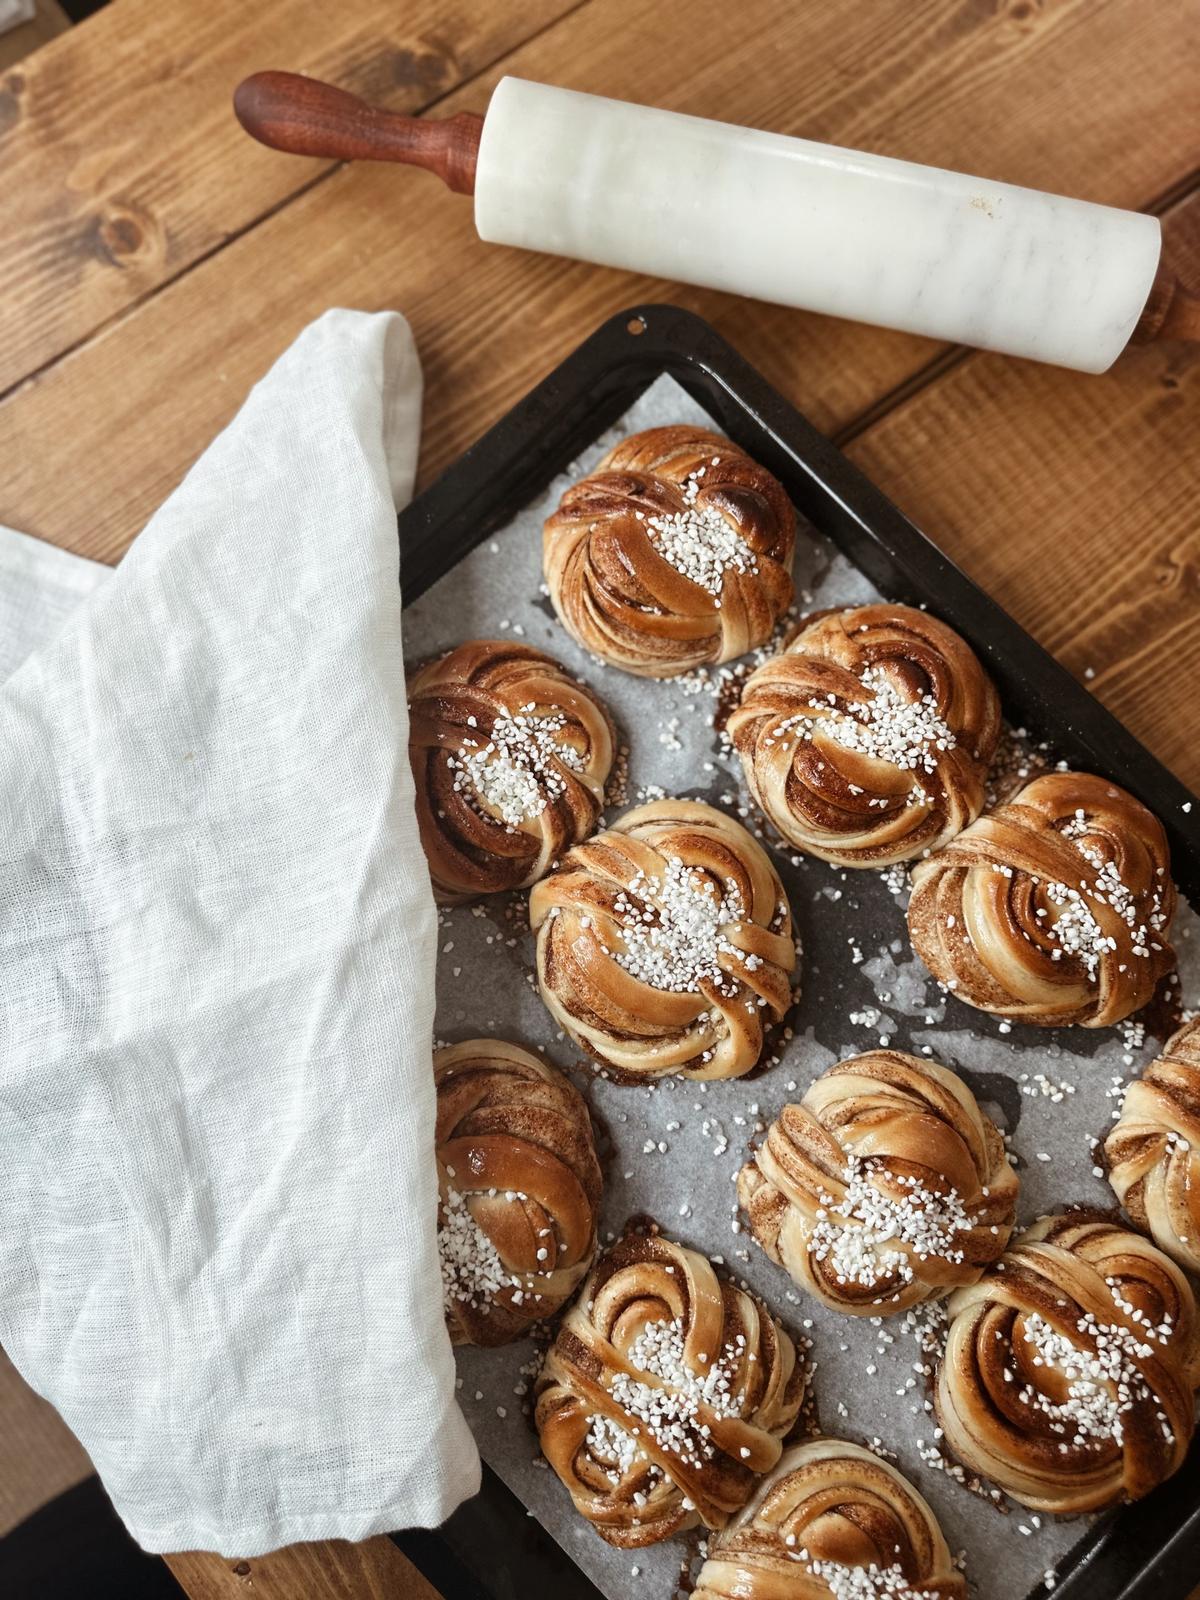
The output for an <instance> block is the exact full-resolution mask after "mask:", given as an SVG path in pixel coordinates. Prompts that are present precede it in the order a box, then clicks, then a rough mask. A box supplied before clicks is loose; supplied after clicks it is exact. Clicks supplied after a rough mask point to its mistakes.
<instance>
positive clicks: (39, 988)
mask: <svg viewBox="0 0 1200 1600" xmlns="http://www.w3.org/2000/svg"><path fill="white" fill-rule="evenodd" d="M420 403H421V374H420V367H419V364H418V360H417V355H416V351H415V348H414V346H413V342H412V336H411V334H410V332H409V329H408V325H407V323H405V322H404V320H403V319H402V318H401V317H399V316H395V315H379V316H367V315H364V314H361V313H355V312H345V311H334V312H330V313H329V314H328V315H326V316H324V317H322V318H321V319H320V321H318V322H316V323H314V324H313V325H312V326H311V327H310V328H308V329H307V330H306V331H305V332H304V333H303V334H302V335H301V337H300V338H299V339H298V340H297V341H296V343H295V344H294V345H293V346H292V348H291V349H290V350H288V351H287V353H286V354H285V355H284V356H283V357H282V358H281V359H280V361H279V362H278V364H277V365H276V366H275V367H274V369H273V370H272V371H271V372H270V373H269V375H268V376H267V377H266V378H265V379H264V380H263V381H262V382H261V383H260V384H259V385H258V387H257V388H256V389H255V390H254V391H253V393H252V394H251V395H250V398H249V399H248V400H247V402H246V404H245V406H244V407H243V409H242V411H241V413H240V414H239V415H238V417H237V418H236V419H235V420H234V422H233V423H232V424H231V426H230V427H229V428H228V429H227V430H226V432H225V433H223V434H222V435H221V437H220V438H218V439H217V440H216V442H215V443H214V444H213V445H212V446H211V447H210V449H209V450H208V451H207V452H206V454H205V455H204V456H203V458H202V459H201V460H200V462H199V463H198V464H197V465H196V466H195V468H193V470H192V471H191V473H190V474H189V475H188V477H187V478H186V480H185V481H184V483H183V484H182V485H181V486H180V488H179V489H178V490H177V491H176V492H175V493H174V494H173V495H172V496H171V498H170V499H169V500H168V501H167V502H166V504H165V505H164V506H163V507H162V509H161V510H160V511H159V512H158V513H157V515H156V516H155V517H154V518H153V519H152V520H151V522H150V523H149V524H148V525H147V527H146V529H145V531H144V532H143V533H142V534H141V536H140V537H139V538H138V539H137V540H136V541H135V543H134V545H133V546H132V548H131V549H130V551H129V554H128V555H127V556H126V557H125V559H124V561H123V562H122V563H121V565H120V566H119V567H118V568H117V569H116V571H115V572H114V573H112V574H111V575H110V574H108V573H107V572H106V570H105V569H101V568H97V567H96V566H95V564H94V563H83V562H76V561H75V560H74V559H73V558H70V557H64V556H63V555H62V553H61V552H58V551H53V550H50V549H49V547H46V546H39V545H35V544H34V543H33V542H32V541H29V540H25V539H23V538H22V537H21V536H19V535H16V534H12V533H8V532H6V533H5V535H4V537H3V539H2V540H0V589H2V591H3V595H4V599H3V601H0V629H2V630H3V633H4V640H3V643H2V644H0V664H4V663H6V664H7V666H8V667H9V668H12V667H15V666H16V658H17V657H18V656H19V655H20V654H21V653H23V652H24V651H26V650H27V649H28V648H29V647H31V646H32V645H33V644H34V643H35V640H34V639H33V638H31V637H30V632H29V630H30V628H31V627H32V628H34V629H36V630H38V631H40V632H41V633H42V635H43V637H46V636H48V635H50V634H53V635H54V637H53V638H52V639H51V640H50V642H48V643H42V644H41V647H40V648H37V649H35V650H34V651H33V653H32V654H30V655H29V656H28V659H26V660H25V661H24V662H23V664H22V665H20V666H19V667H16V670H15V671H13V672H12V675H11V676H10V677H8V680H7V682H6V683H5V684H4V686H3V688H0V997H2V998H0V1345H3V1346H4V1347H5V1349H7V1351H8V1353H9V1354H10V1356H11V1357H12V1359H13V1361H14V1362H15V1363H16V1365H17V1367H18V1368H19V1369H20V1371H21V1372H22V1373H23V1375H24V1376H25V1378H26V1379H27V1380H28V1382H29V1383H31V1384H32V1385H33V1387H34V1388H35V1389H37V1390H39V1391H40V1392H41V1393H42V1394H44V1395H46V1396H47V1397H48V1398H49V1399H50V1400H51V1401H52V1402H53V1403H54V1404H55V1405H56V1406H57V1407H58V1409H59V1410H60V1411H61V1413H62V1415H63V1416H64V1418H65V1419H66V1421H67V1423H68V1424H69V1425H70V1426H71V1428H73V1429H74V1431H75V1433H76V1434H77V1435H78V1437H79V1438H80V1440H81V1441H82V1442H83V1444H84V1445H85V1446H86V1448H87V1450H88V1451H89V1452H90V1454H91V1457H92V1460H93V1461H94V1462H95V1464H96V1467H97V1469H98V1471H99V1473H100V1475H101V1477H102V1479H103V1481H104V1484H105V1487H106V1488H107V1490H108V1492H109V1494H110V1495H111V1496H112V1498H113V1501H114V1503H115V1505H116V1507H117V1509H118V1511H119V1512H120V1514H121V1516H122V1517H123V1518H124V1520H125V1522H126V1524H127V1525H128V1527H129V1529H130V1531H131V1532H132V1533H133V1535H134V1537H135V1538H136V1539H137V1540H138V1541H139V1543H141V1544H142V1545H143V1546H144V1547H145V1548H146V1549H148V1550H153V1551H164V1550H183V1549H190V1548H206V1549H214V1550H218V1551H220V1552H222V1553H224V1554H227V1555H231V1556H251V1555H255V1554H260V1553H262V1552H264V1551H266V1550H269V1549H272V1548H274V1547H276V1546H278V1545H281V1544H286V1543H290V1542H293V1541H295V1540H301V1539H316V1538H334V1537H337V1538H345V1539H360V1538H365V1537H366V1536H367V1535H369V1534H372V1533H376V1532H379V1531H382V1530H386V1529H391V1528H398V1527H406V1526H433V1525H436V1524H437V1523H438V1522H440V1521H442V1520H443V1519H444V1518H445V1517H446V1516H447V1515H448V1514H449V1513H450V1512H451V1511H452V1510H453V1509H454V1507H455V1506H456V1505H458V1504H459V1502H460V1501H462V1500H463V1499H464V1498H466V1497H467V1496H468V1495H470V1494H473V1493H474V1492H475V1490H476V1489H477V1488H478V1483H479V1461H478V1456H477V1454H476V1451H475V1447H474V1444H473V1442H472V1440H471V1437H470V1434H469V1432H468V1430H467V1427H466V1424H465V1422H464V1420H463V1417H462V1415H461V1413H460V1411H459V1409H458V1406H457V1403H456V1401H455V1397H454V1366H453V1360H452V1354H451V1350H450V1345H449V1341H448V1339H447V1336H446V1332H445V1328H444V1325H443V1321H442V1308H441V1283H440V1273H439V1268H438V1259H437V1245H436V1206H437V1190H436V1180H435V1173H434V1163H433V1159H432V1154H433V1120H434V1093H433V1083H432V1073H431V1064H430V1062H431V1057H430V1051H431V1034H432V1025H433V968H434V955H435V948H436V916H435V911H434V904H433V899H432V895H431V893H430V887H429V878H428V874H427V871H426V867H425V862H424V858H423V857H422V854H421V849H420V844H419V842H418V839H417V832H416V823H415V816H414V810H413V794H412V784H411V779H410V776H409V769H408V761H407V712H406V703H405V692H404V670H403V660H402V653H401V611H400V592H399V586H398V583H397V569H398V553H397V542H396V517H395V512H396V506H397V504H402V503H403V502H404V501H405V500H406V499H407V497H408V496H409V494H410V492H411V489H412V481H413V473H414V468H415V463H416V452H417V439H418V429H419V418H420ZM85 596H86V598H85Z"/></svg>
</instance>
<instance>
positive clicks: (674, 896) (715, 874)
mask: <svg viewBox="0 0 1200 1600" xmlns="http://www.w3.org/2000/svg"><path fill="white" fill-rule="evenodd" d="M529 920H530V924H531V926H532V927H533V929H534V931H535V933H536V934H537V971H538V986H539V988H540V990H541V995H542V999H543V1000H544V1001H545V1002H546V1006H547V1007H548V1009H549V1011H550V1014H551V1015H552V1016H553V1017H554V1019H555V1021H556V1022H557V1023H558V1024H559V1026H560V1027H562V1028H564V1029H565V1030H566V1032H567V1033H568V1034H569V1035H570V1036H571V1038H572V1039H574V1040H575V1041H576V1043H577V1044H578V1045H579V1046H580V1047H581V1048H582V1049H583V1050H585V1051H586V1052H587V1053H588V1055H589V1056H590V1057H591V1058H592V1059H593V1060H594V1061H596V1062H598V1063H599V1064H600V1065H601V1066H602V1067H604V1068H605V1069H606V1070H608V1071H610V1072H611V1073H612V1074H613V1075H615V1076H618V1077H623V1078H625V1079H630V1080H634V1081H637V1080H641V1079H645V1078H648V1077H658V1076H661V1075H662V1074H664V1073H668V1072H678V1073H680V1074H681V1075H682V1076H684V1077H688V1078H735V1077H740V1076H741V1074H742V1073H745V1072H749V1071H750V1069H751V1068H752V1067H753V1066H755V1065H756V1063H757V1062H758V1060H759V1058H760V1057H761V1055H762V1051H763V1044H764V1034H765V1028H766V1027H767V1025H769V1024H770V1023H774V1022H778V1021H780V1020H781V1019H782V1017H783V1015H784V1013H785V1012H786V1011H787V1009H788V1006H789V1004H790V1002H791V987H790V982H789V974H790V973H791V971H792V969H793V967H794V966H795V964H796V948H795V943H794V941H793V937H792V919H791V912H790V911H789V909H788V904H787V898H786V896H785V894H784V891H783V886H782V884H781V883H780V881H779V877H778V875H777V873H776V872H775V869H774V867H772V865H771V862H770V860H769V859H768V857H767V854H766V852H765V851H764V850H763V848H762V846H761V845H759V844H757V843H756V842H755V840H753V839H752V838H751V837H750V835H749V834H748V833H747V832H746V830H745V829H744V828H743V827H742V826H741V825H740V823H737V822H734V821H733V820H732V818H730V817H727V816H725V814H724V813H723V812H720V811H716V810H714V809H713V807H712V806H707V805H704V804H702V803H700V802H699V801H694V800H659V801H655V802H653V803H652V804H650V805H645V806H638V807H636V808H635V809H634V810H633V811H629V812H627V813H626V814H625V816H624V817H622V818H621V820H620V821H619V822H618V823H616V824H615V825H614V826H613V827H611V828H609V829H606V830H605V831H604V832H603V833H598V834H596V835H595V836H594V837H593V838H591V839H589V840H587V841H586V843H584V844H581V845H577V846H576V847H575V848H574V849H573V850H571V851H570V852H569V853H568V854H567V856H566V857H565V858H564V860H563V861H562V863H561V865H560V866H559V868H558V869H557V871H555V872H553V873H552V874H551V875H550V876H549V877H548V878H545V879H543V881H542V882H541V883H539V884H537V885H535V887H534V889H533V892H532V894H531V895H530V898H529ZM668 985H670V986H668Z"/></svg>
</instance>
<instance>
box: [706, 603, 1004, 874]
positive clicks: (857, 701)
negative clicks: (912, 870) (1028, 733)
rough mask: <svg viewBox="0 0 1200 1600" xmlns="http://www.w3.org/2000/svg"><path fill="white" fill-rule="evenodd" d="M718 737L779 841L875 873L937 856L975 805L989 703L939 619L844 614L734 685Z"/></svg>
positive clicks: (986, 683)
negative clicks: (737, 696)
mask: <svg viewBox="0 0 1200 1600" xmlns="http://www.w3.org/2000/svg"><path fill="white" fill-rule="evenodd" d="M728 730H729V735H730V737H731V739H732V740H733V742H734V745H735V747H736V748H737V752H738V754H739V756H740V757H741V759H742V766H743V769H744V771H745V774H746V782H747V784H748V785H749V787H750V792H751V794H752V795H753V796H754V798H755V800H756V801H757V802H758V804H759V806H760V807H761V808H762V810H763V811H764V812H765V814H766V815H767V817H768V818H769V819H770V820H771V822H772V823H774V825H775V827H776V828H778V830H779V832H780V833H781V834H782V835H783V837H784V838H785V839H786V840H788V842H789V843H790V844H793V845H795V846H796V848H797V849H799V850H805V851H807V852H808V854H809V855H814V856H819V857H820V858H821V859H822V860H823V861H833V862H836V863H837V864H838V865H839V866H843V867H878V866H886V865H888V864H889V863H891V862H897V861H911V860H912V859H913V858H914V857H915V856H918V855H920V854H921V853H922V852H923V851H929V850H931V849H937V848H938V846H939V845H942V844H945V842H946V841H947V840H948V839H951V838H953V837H954V835H955V834H956V833H958V832H959V831H960V829H962V828H965V827H966V825H967V823H969V822H971V821H973V820H974V819H975V818H976V817H977V816H978V815H979V813H980V812H981V811H982V810H983V803H984V778H985V775H986V773H987V767H988V762H989V761H990V760H991V758H992V753H993V751H994V750H995V748H996V741H997V739H998V737H999V733H1000V702H999V699H998V697H997V695H996V690H995V688H994V687H993V685H992V682H991V679H990V678H988V676H987V675H986V673H985V672H984V670H983V668H982V667H981V666H980V664H979V662H978V660H977V659H976V656H975V654H974V652H973V651H972V650H971V648H970V647H969V646H968V645H967V644H966V643H965V641H964V640H962V639H960V638H959V636H958V634H956V633H955V632H954V630H953V629H952V628H948V627H947V626H946V624H945V623H944V622H939V621H938V620H937V618H936V617H931V616H929V615H928V613H927V612H924V611H914V610H912V609H911V608H910V607H908V606H895V605H871V606H855V607H853V608H852V609H850V610H848V611H825V612H818V613H817V614H816V615H815V616H812V617H809V618H808V619H807V620H806V621H804V622H802V623H801V624H800V626H799V628H798V629H797V630H796V632H795V633H793V634H792V636H791V638H790V639H789V641H788V643H787V646H786V648H785V649H784V650H783V651H782V653H781V654H779V655H777V656H774V657H773V658H772V659H771V660H770V661H766V662H764V663H763V665H762V666H761V667H759V668H757V670H756V671H754V672H752V673H751V675H750V677H749V678H748V679H747V680H746V684H745V687H744V688H743V690H742V696H741V702H740V704H739V705H738V706H737V707H736V708H735V710H734V712H733V714H732V715H731V716H730V718H729V723H728Z"/></svg>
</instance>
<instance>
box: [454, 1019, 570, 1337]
mask: <svg viewBox="0 0 1200 1600" xmlns="http://www.w3.org/2000/svg"><path fill="white" fill-rule="evenodd" d="M434 1080H435V1082H436V1085H437V1133H436V1140H437V1164H438V1188H439V1195H440V1199H439V1206H438V1248H439V1252H440V1255H441V1263H442V1287H443V1291H444V1299H445V1308H446V1322H447V1325H448V1327H449V1329H450V1337H451V1339H452V1340H453V1341H454V1343H455V1344H482V1345H497V1344H507V1343H508V1342H509V1341H510V1340H512V1339H518V1338H520V1337H521V1335H522V1334H523V1333H524V1332H525V1331H526V1329H527V1328H528V1327H529V1326H530V1324H531V1323H533V1322H537V1321H539V1320H540V1319H541V1318H543V1317H548V1316H550V1315H552V1314H553V1313H554V1312H555V1311H557V1310H558V1308H559V1307H560V1306H561V1305H562V1304H563V1302H564V1301H565V1300H567V1299H568V1298H569V1297H570V1296H571V1295H572V1294H573V1293H574V1291H575V1289H576V1287H577V1286H578V1284H579V1282H580V1280H581V1279H582V1278H583V1276H584V1275H585V1273H586V1272H587V1270H588V1268H589V1267H590V1266H591V1264H592V1259H593V1257H594V1256H595V1253H596V1213H597V1210H598V1208H599V1205H600V1187H601V1185H600V1164H599V1162H598V1160H597V1159H596V1148H595V1145H594V1143H593V1140H592V1125H591V1121H590V1119H589V1117H588V1111H587V1107H586V1105H585V1104H584V1102H583V1098H582V1096H581V1095H580V1094H579V1092H578V1090H577V1089H576V1088H575V1087H574V1085H573V1084H572V1083H571V1082H570V1081H569V1080H568V1079H567V1078H566V1077H564V1076H563V1074H562V1073H561V1072H558V1071H557V1070H556V1069H555V1068H554V1067H552V1066H550V1065H549V1063H548V1062H545V1061H542V1060H540V1059H539V1058H538V1057H537V1056H535V1055H531V1054H530V1052H529V1051H528V1050H522V1049H521V1048H520V1047H519V1046H518V1045H515V1044H508V1043H507V1042H506V1041H505V1040H503V1039H468V1040H467V1041H466V1042H465V1043H463V1044H455V1045H448V1046H446V1048H445V1049H442V1050H438V1051H436V1052H435V1054H434Z"/></svg>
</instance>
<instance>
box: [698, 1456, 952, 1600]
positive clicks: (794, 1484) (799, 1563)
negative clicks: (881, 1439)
mask: <svg viewBox="0 0 1200 1600" xmlns="http://www.w3.org/2000/svg"><path fill="white" fill-rule="evenodd" d="M708 1551H709V1553H708V1559H707V1560H706V1561H705V1563H704V1566H703V1567H702V1568H701V1570H700V1577H699V1581H698V1583H697V1586H696V1590H695V1593H694V1597H693V1600H829V1596H830V1595H831V1594H833V1593H834V1588H833V1586H832V1585H831V1584H830V1582H829V1577H830V1575H831V1574H830V1573H829V1571H828V1566H827V1565H826V1564H829V1565H832V1566H833V1568H834V1569H835V1570H836V1569H839V1568H846V1567H849V1568H870V1567H875V1568H878V1569H879V1571H880V1572H887V1573H888V1574H889V1580H888V1587H887V1590H886V1592H887V1594H888V1595H893V1596H896V1597H897V1600H902V1597H903V1596H905V1595H910V1596H913V1597H916V1596H922V1597H923V1596H929V1597H930V1600H965V1597H966V1593H967V1585H966V1580H965V1579H964V1578H963V1575H962V1574H961V1573H960V1572H958V1571H957V1570H956V1569H955V1566H954V1563H953V1561H952V1560H951V1558H950V1551H949V1549H948V1548H947V1546H946V1541H945V1539H944V1537H943V1536H942V1531H941V1529H940V1528H939V1527H938V1524H937V1518H936V1517H935V1516H934V1514H933V1512H932V1511H931V1510H930V1508H929V1506H928V1505H927V1504H926V1502H925V1500H924V1499H923V1498H922V1496H921V1495H920V1494H918V1493H917V1491H916V1489H914V1488H913V1486H912V1484H911V1483H909V1482H908V1480H907V1478H905V1477H904V1475H903V1474H902V1473H900V1472H898V1471H897V1469H896V1468H895V1467H893V1466H891V1465H890V1464H889V1463H888V1462H886V1461H882V1460H880V1458H879V1457H878V1456H876V1455H873V1454H872V1453H871V1451H869V1450H864V1449H863V1448H862V1446H861V1445H856V1444H846V1443H844V1442H843V1441H841V1440H839V1439H811V1440H809V1441H808V1442H807V1443H805V1444H798V1445H792V1446H790V1447H789V1448H788V1449H787V1450H785V1451H784V1453H783V1455H782V1456H781V1457H780V1459H779V1461H778V1463H777V1464H776V1466H774V1467H773V1468H772V1469H771V1471H770V1473H769V1474H768V1475H767V1477H766V1478H764V1479H763V1481H762V1483H760V1484H759V1486H758V1488H757V1490H756V1491H755V1494H754V1498H753V1499H752V1500H751V1501H750V1502H749V1503H748V1504H747V1505H746V1506H745V1507H744V1508H743V1509H742V1510H741V1511H740V1512H738V1514H737V1516H736V1517H735V1518H734V1519H733V1521H732V1522H731V1523H730V1524H729V1526H728V1527H727V1528H725V1529H724V1530H723V1531H722V1532H720V1533H718V1534H716V1535H714V1537H713V1538H712V1539H710V1540H709V1546H708ZM855 1592H857V1591H855ZM878 1592H879V1593H883V1592H884V1590H883V1588H882V1587H881V1586H880V1587H879V1588H878Z"/></svg>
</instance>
